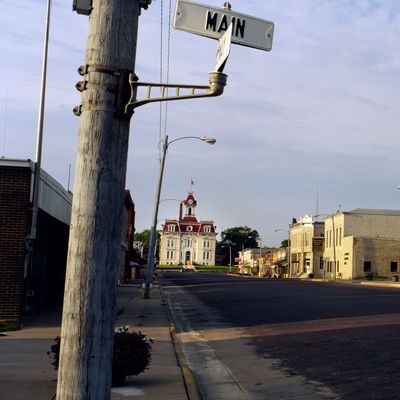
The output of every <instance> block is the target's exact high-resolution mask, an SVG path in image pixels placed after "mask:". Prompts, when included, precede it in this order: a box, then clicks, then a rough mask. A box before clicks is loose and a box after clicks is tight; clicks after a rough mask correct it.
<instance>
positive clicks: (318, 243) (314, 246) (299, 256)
mask: <svg viewBox="0 0 400 400" xmlns="http://www.w3.org/2000/svg"><path fill="white" fill-rule="evenodd" d="M323 242H324V223H323V222H321V221H315V219H314V217H312V216H311V215H305V216H303V217H301V218H300V220H299V221H294V222H293V223H292V224H291V226H290V276H291V277H299V278H300V277H301V278H303V277H308V276H309V275H310V274H313V275H314V277H322V275H323V271H322V268H321V265H322V262H323Z"/></svg>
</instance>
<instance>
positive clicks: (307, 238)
mask: <svg viewBox="0 0 400 400" xmlns="http://www.w3.org/2000/svg"><path fill="white" fill-rule="evenodd" d="M309 245H310V232H306V233H305V234H304V246H309Z"/></svg>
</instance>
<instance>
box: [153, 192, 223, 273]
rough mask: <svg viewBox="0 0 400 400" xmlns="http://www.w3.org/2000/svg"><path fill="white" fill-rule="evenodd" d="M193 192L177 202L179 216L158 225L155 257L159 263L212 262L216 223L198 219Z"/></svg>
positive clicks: (209, 263) (193, 263) (213, 258)
mask: <svg viewBox="0 0 400 400" xmlns="http://www.w3.org/2000/svg"><path fill="white" fill-rule="evenodd" d="M196 207H197V201H196V199H195V198H194V196H193V193H189V195H188V197H187V198H186V200H184V201H182V202H181V203H180V207H179V219H171V220H166V221H165V223H164V225H163V226H162V231H161V233H160V234H161V238H160V240H161V241H160V254H159V260H160V264H161V265H215V249H216V235H217V234H216V226H215V225H214V222H213V221H198V220H197V217H196Z"/></svg>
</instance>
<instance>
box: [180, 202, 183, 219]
mask: <svg viewBox="0 0 400 400" xmlns="http://www.w3.org/2000/svg"><path fill="white" fill-rule="evenodd" d="M182 207H183V206H182V203H180V204H179V222H180V221H182Z"/></svg>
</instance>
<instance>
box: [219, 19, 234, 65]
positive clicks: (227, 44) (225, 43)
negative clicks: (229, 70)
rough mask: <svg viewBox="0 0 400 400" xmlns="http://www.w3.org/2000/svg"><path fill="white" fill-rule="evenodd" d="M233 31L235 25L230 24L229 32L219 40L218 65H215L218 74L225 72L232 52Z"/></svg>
mask: <svg viewBox="0 0 400 400" xmlns="http://www.w3.org/2000/svg"><path fill="white" fill-rule="evenodd" d="M232 31H233V25H232V24H230V25H229V28H228V30H227V31H226V32H225V33H224V35H223V36H222V38H221V39H219V45H218V49H217V64H216V65H215V70H216V71H218V72H222V71H223V70H224V67H225V63H226V61H227V60H228V57H229V54H230V52H231V42H232Z"/></svg>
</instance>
